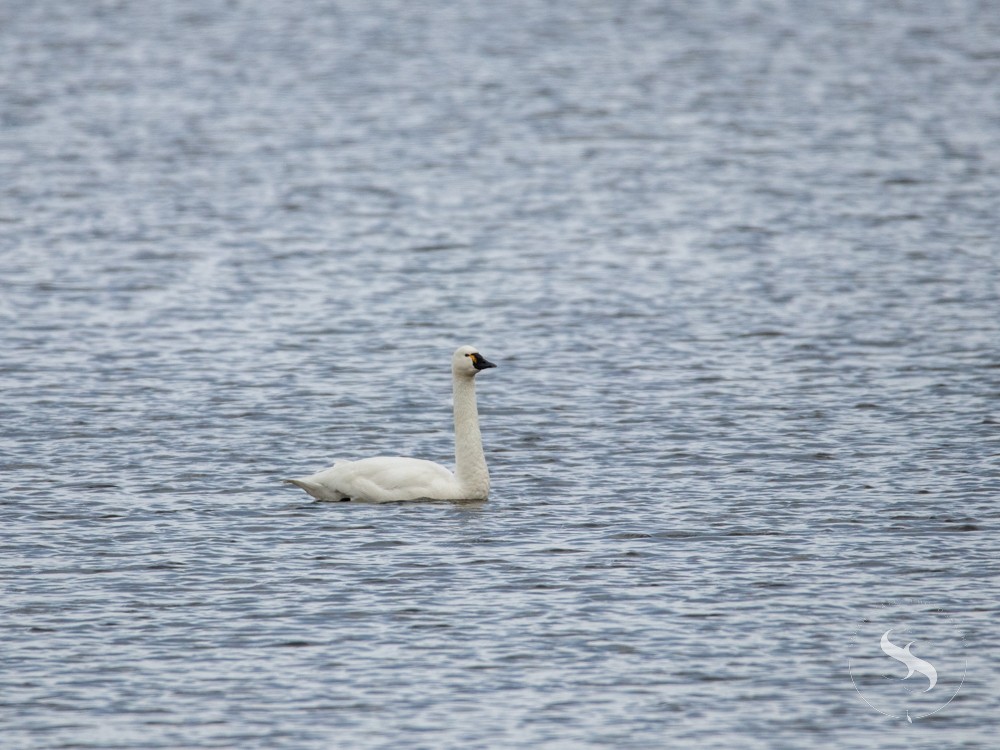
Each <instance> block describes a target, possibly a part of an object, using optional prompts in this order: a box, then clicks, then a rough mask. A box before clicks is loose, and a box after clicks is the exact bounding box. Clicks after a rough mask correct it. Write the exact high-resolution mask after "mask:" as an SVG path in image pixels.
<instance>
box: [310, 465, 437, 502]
mask: <svg viewBox="0 0 1000 750" xmlns="http://www.w3.org/2000/svg"><path fill="white" fill-rule="evenodd" d="M327 471H329V472H330V479H331V480H333V481H334V482H335V484H336V487H337V490H339V491H340V492H343V493H344V494H346V495H348V496H350V497H352V498H355V499H358V500H367V501H369V502H377V503H378V502H397V501H400V500H416V499H419V498H424V497H431V498H446V497H450V496H452V495H453V494H454V493H455V487H456V485H457V483H456V480H455V475H454V474H452V473H451V472H450V471H448V469H446V468H445V467H444V466H441V465H440V464H436V463H434V462H433V461H424V460H422V459H418V458H402V457H396V456H378V457H375V458H365V459H362V460H361V461H347V462H344V463H341V464H337V465H336V466H334V467H333V468H332V469H328V470H327Z"/></svg>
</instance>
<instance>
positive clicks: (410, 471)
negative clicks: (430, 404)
mask: <svg viewBox="0 0 1000 750" xmlns="http://www.w3.org/2000/svg"><path fill="white" fill-rule="evenodd" d="M489 367H496V365H494V364H493V363H492V362H489V361H487V360H486V358H485V357H483V356H482V355H481V354H480V353H479V352H478V351H477V350H476V349H475V348H474V347H471V346H461V347H459V348H458V349H456V350H455V354H454V355H453V356H452V358H451V376H452V388H453V391H454V397H455V405H454V408H455V471H454V473H452V472H451V471H449V470H448V469H446V468H445V467H444V466H441V465H440V464H436V463H434V462H433V461H423V460H421V459H417V458H402V457H398V456H378V457H376V458H365V459H362V460H360V461H338V462H337V463H335V464H334V465H333V466H331V467H330V468H329V469H325V470H324V471H321V472H318V473H316V474H313V475H311V476H308V477H301V478H299V479H289V480H288V481H289V482H291V483H292V484H294V485H297V486H298V487H301V488H302V489H304V490H305V491H306V492H308V493H309V494H310V495H312V496H313V497H315V498H316V499H318V500H359V501H362V502H369V503H391V502H400V501H404V500H485V499H486V498H487V497H488V496H489V494H490V474H489V471H487V469H486V456H485V454H484V453H483V439H482V436H481V435H480V432H479V412H478V410H477V408H476V386H475V377H476V373H478V372H479V371H480V370H484V369H486V368H489Z"/></svg>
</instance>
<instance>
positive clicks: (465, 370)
mask: <svg viewBox="0 0 1000 750" xmlns="http://www.w3.org/2000/svg"><path fill="white" fill-rule="evenodd" d="M489 367H496V365H495V364H493V363H492V362H490V361H489V360H488V359H486V357H484V356H483V355H482V354H480V353H479V350H478V349H476V347H474V346H460V347H458V349H456V350H455V354H454V355H453V356H452V358H451V371H452V372H453V373H455V374H456V375H467V376H469V377H472V376H473V375H475V374H476V373H477V372H479V371H480V370H485V369H487V368H489Z"/></svg>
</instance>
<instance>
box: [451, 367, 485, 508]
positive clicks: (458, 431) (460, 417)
mask: <svg viewBox="0 0 1000 750" xmlns="http://www.w3.org/2000/svg"><path fill="white" fill-rule="evenodd" d="M452 385H453V390H454V399H455V477H456V478H457V479H458V482H459V484H461V485H462V489H463V490H465V491H467V492H469V493H470V495H469V498H468V499H476V498H478V497H483V498H485V497H486V496H487V495H488V494H489V491H490V474H489V471H488V470H487V469H486V456H485V455H484V454H483V437H482V435H481V434H480V433H479V411H478V409H477V408H476V383H475V379H474V378H471V377H468V376H466V375H455V376H454V377H453V383H452Z"/></svg>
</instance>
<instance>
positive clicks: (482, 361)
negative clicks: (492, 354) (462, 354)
mask: <svg viewBox="0 0 1000 750" xmlns="http://www.w3.org/2000/svg"><path fill="white" fill-rule="evenodd" d="M471 356H472V366H473V367H475V368H476V369H477V370H485V369H487V368H489V367H496V365H495V364H493V363H492V362H490V361H489V360H488V359H486V357H484V356H483V355H482V354H480V353H479V352H476V353H475V354H473V355H471Z"/></svg>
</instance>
